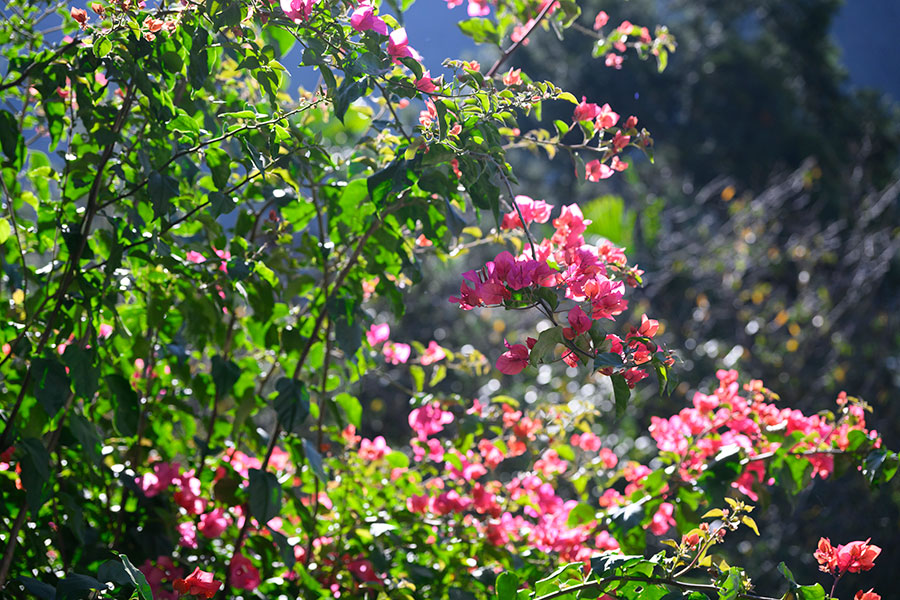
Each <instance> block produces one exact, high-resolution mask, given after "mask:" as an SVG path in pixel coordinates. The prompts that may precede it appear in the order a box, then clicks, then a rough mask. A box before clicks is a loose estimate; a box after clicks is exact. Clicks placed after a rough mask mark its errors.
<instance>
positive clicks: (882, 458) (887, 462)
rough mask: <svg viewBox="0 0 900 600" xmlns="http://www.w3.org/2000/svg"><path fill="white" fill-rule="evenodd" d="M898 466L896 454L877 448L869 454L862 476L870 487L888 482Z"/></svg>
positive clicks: (899, 462)
mask: <svg viewBox="0 0 900 600" xmlns="http://www.w3.org/2000/svg"><path fill="white" fill-rule="evenodd" d="M898 466H900V460H898V457H897V453H896V452H892V451H890V450H887V449H885V448H877V449H875V450H872V451H871V452H869V454H868V456H866V462H865V465H864V467H863V475H865V477H866V479H867V480H868V481H869V483H870V484H871V485H872V486H878V485H881V484H882V483H885V482H888V481H890V480H891V479H892V478H893V477H894V475H895V474H896V473H897V467H898Z"/></svg>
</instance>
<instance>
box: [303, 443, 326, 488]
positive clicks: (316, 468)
mask: <svg viewBox="0 0 900 600" xmlns="http://www.w3.org/2000/svg"><path fill="white" fill-rule="evenodd" d="M303 453H304V454H305V455H306V460H307V461H308V462H309V466H310V467H311V468H312V470H313V473H315V474H316V477H318V478H319V480H320V481H321V482H322V483H328V475H327V474H326V473H325V468H324V467H323V466H322V455H321V454H319V451H318V450H316V447H315V446H314V445H313V443H312V442H310V441H309V440H308V439H306V438H303Z"/></svg>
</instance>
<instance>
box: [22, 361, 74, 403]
mask: <svg viewBox="0 0 900 600" xmlns="http://www.w3.org/2000/svg"><path fill="white" fill-rule="evenodd" d="M31 379H32V381H34V395H35V398H37V401H38V402H39V403H40V405H41V406H42V407H43V408H44V410H45V411H46V412H47V414H48V415H49V416H51V417H52V416H54V415H55V414H56V413H58V412H59V410H60V409H61V408H62V407H63V405H64V404H65V403H66V400H67V399H68V397H69V393H70V392H69V376H68V375H67V374H66V368H65V366H63V364H62V363H60V362H59V361H58V360H56V359H55V358H36V359H34V361H32V363H31Z"/></svg>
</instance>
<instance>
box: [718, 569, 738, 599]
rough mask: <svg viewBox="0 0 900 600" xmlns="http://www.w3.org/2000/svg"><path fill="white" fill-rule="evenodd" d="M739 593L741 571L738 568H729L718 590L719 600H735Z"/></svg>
mask: <svg viewBox="0 0 900 600" xmlns="http://www.w3.org/2000/svg"><path fill="white" fill-rule="evenodd" d="M740 593H741V570H740V569H739V568H738V567H731V568H730V569H728V575H727V576H726V577H725V581H723V582H722V584H721V587H720V588H719V600H737V597H738V595H739V594H740Z"/></svg>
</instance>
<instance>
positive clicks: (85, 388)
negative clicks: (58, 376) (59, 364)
mask: <svg viewBox="0 0 900 600" xmlns="http://www.w3.org/2000/svg"><path fill="white" fill-rule="evenodd" d="M96 356H97V351H96V350H94V349H93V348H91V349H81V348H79V347H78V346H77V345H76V344H72V345H69V346H67V347H66V352H65V354H63V362H64V363H65V364H66V366H67V367H68V368H69V376H70V377H71V378H72V384H73V385H74V387H75V393H76V394H78V395H79V396H80V397H82V398H84V399H85V400H90V399H91V398H93V397H94V393H96V391H97V388H98V387H99V385H100V366H99V365H94V359H95V358H96Z"/></svg>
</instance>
